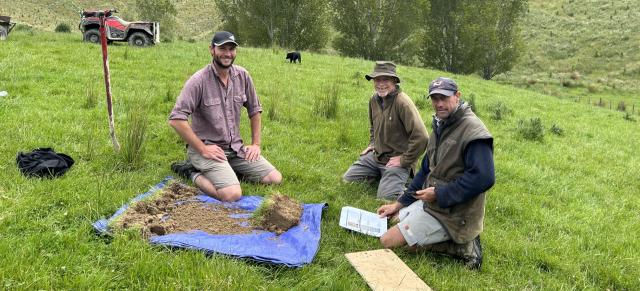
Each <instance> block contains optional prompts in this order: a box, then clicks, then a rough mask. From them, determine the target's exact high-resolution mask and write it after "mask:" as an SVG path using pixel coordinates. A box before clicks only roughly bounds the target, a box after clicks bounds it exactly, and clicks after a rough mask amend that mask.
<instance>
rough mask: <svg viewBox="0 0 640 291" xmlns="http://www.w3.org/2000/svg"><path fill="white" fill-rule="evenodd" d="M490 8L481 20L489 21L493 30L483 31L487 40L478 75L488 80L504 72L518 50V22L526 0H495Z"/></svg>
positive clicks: (512, 61) (520, 43)
mask: <svg viewBox="0 0 640 291" xmlns="http://www.w3.org/2000/svg"><path fill="white" fill-rule="evenodd" d="M492 4H494V5H493V7H494V9H493V10H490V11H487V12H488V14H489V15H490V16H489V17H485V19H488V20H492V19H495V20H494V21H493V23H491V24H494V25H495V26H494V29H492V30H487V31H485V33H484V34H483V35H484V36H485V40H486V42H487V43H491V44H493V45H492V46H488V47H485V49H484V50H482V52H483V54H482V55H481V56H480V75H481V76H482V78H483V79H485V80H491V78H493V77H494V76H495V75H497V74H500V73H504V72H507V71H509V70H511V69H512V68H513V65H514V64H515V62H516V61H517V59H518V57H519V56H520V52H521V51H522V38H521V37H520V26H519V25H518V21H517V20H519V19H520V18H521V17H522V16H523V15H524V13H525V11H526V9H527V1H526V0H511V1H496V2H493V3H492Z"/></svg>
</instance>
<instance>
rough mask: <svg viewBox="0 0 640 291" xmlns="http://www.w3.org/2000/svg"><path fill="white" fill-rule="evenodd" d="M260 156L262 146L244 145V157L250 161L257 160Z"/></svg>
mask: <svg viewBox="0 0 640 291" xmlns="http://www.w3.org/2000/svg"><path fill="white" fill-rule="evenodd" d="M259 158H260V146H259V145H255V144H252V145H248V146H245V147H244V159H245V160H247V161H249V162H254V161H257V160H258V159H259Z"/></svg>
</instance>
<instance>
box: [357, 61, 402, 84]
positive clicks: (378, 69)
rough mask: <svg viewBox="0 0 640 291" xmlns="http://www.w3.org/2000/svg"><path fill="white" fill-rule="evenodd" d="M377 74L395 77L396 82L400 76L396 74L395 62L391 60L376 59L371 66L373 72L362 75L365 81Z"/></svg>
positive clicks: (398, 81) (377, 75)
mask: <svg viewBox="0 0 640 291" xmlns="http://www.w3.org/2000/svg"><path fill="white" fill-rule="evenodd" d="M379 76H389V77H395V78H396V80H397V83H400V77H398V75H397V74H396V64H394V63H393V62H388V61H377V62H376V65H375V66H374V67H373V73H371V74H368V75H364V77H365V79H367V81H371V79H373V78H375V77H379Z"/></svg>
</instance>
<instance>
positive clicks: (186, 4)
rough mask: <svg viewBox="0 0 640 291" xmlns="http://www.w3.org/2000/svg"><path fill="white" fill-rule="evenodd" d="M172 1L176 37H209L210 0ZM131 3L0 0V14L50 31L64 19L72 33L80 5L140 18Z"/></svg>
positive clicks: (127, 0)
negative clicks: (108, 9)
mask: <svg viewBox="0 0 640 291" xmlns="http://www.w3.org/2000/svg"><path fill="white" fill-rule="evenodd" d="M175 3H176V9H177V11H178V14H177V16H176V21H177V27H176V35H177V36H178V37H183V38H185V39H188V38H208V37H210V36H209V35H210V34H211V32H212V31H213V30H214V29H215V27H216V26H217V25H218V24H219V23H217V21H218V20H217V17H216V15H217V11H216V9H215V4H214V2H213V1H197V0H179V1H175ZM134 4H135V0H119V1H118V0H116V1H95V0H76V1H71V0H62V1H57V0H27V1H14V0H0V15H10V16H11V17H12V19H13V21H14V22H17V23H19V24H22V25H28V26H31V27H34V28H37V29H42V30H47V31H53V30H54V29H55V27H56V26H57V25H58V24H60V23H66V24H69V25H70V26H71V27H72V29H73V32H74V33H76V34H79V30H77V27H78V22H79V21H80V16H79V13H78V12H79V11H81V10H82V9H88V8H116V9H118V12H119V13H118V14H117V15H118V16H120V17H121V18H122V19H125V20H128V21H134V20H144V19H138V16H137V14H136V13H137V12H136V11H135V9H133V7H134ZM49 15H50V16H49ZM161 25H162V24H161ZM161 31H162V26H161ZM79 37H80V36H79Z"/></svg>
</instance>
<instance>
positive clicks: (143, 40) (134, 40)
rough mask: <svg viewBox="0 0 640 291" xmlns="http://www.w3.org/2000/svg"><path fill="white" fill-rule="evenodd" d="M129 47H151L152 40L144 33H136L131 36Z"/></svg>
mask: <svg viewBox="0 0 640 291" xmlns="http://www.w3.org/2000/svg"><path fill="white" fill-rule="evenodd" d="M129 45H131V46H139V47H144V46H149V45H151V39H150V38H149V36H147V35H146V34H145V33H143V32H134V33H132V34H131V36H129Z"/></svg>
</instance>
